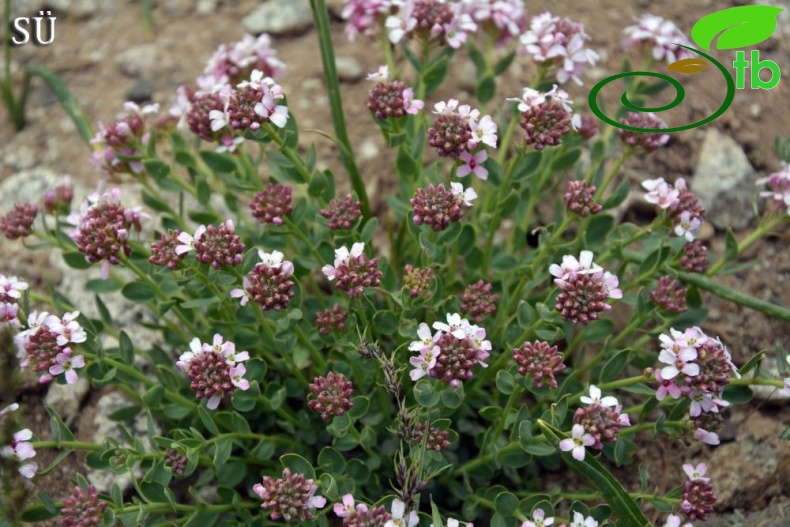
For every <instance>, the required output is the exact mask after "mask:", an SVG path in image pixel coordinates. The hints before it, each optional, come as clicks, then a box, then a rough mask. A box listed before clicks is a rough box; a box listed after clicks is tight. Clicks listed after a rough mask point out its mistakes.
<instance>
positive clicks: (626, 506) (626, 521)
mask: <svg viewBox="0 0 790 527" xmlns="http://www.w3.org/2000/svg"><path fill="white" fill-rule="evenodd" d="M538 426H540V428H541V430H543V433H544V434H545V435H546V437H548V438H549V440H550V441H551V442H552V443H553V444H555V445H558V444H559V442H560V439H561V437H560V436H561V434H562V432H560V431H559V430H557V429H556V428H553V427H552V426H551V425H549V424H548V423H546V422H545V421H542V420H538ZM560 455H561V457H562V459H563V461H565V463H566V464H567V465H568V467H570V468H571V469H572V470H575V471H577V472H579V473H581V474H582V475H583V476H584V477H586V478H587V480H588V481H589V482H590V483H592V485H593V486H594V487H595V488H597V489H598V492H599V493H600V495H601V496H602V497H603V498H604V499H605V500H606V501H607V503H609V505H611V506H612V510H613V511H614V513H615V514H617V517H618V519H619V522H618V525H628V526H629V527H650V525H651V524H650V521H649V520H648V519H647V518H646V517H645V515H644V514H642V510H641V509H640V508H639V505H638V504H637V503H636V502H635V501H634V500H632V499H631V497H630V496H629V495H628V493H627V492H626V490H625V489H624V488H623V486H622V485H621V484H620V482H619V481H617V479H616V478H615V477H614V476H613V475H612V474H611V473H610V472H609V471H608V470H606V468H605V467H604V466H603V465H601V463H599V462H598V460H597V459H595V458H594V457H593V456H591V455H590V454H589V453H588V454H587V455H586V456H584V461H577V460H576V459H574V458H573V457H572V456H571V454H570V453H569V452H560Z"/></svg>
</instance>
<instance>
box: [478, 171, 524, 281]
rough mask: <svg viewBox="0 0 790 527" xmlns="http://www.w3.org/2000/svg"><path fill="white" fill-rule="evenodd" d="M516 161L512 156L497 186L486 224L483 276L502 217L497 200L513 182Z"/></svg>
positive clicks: (488, 263) (500, 198) (489, 261)
mask: <svg viewBox="0 0 790 527" xmlns="http://www.w3.org/2000/svg"><path fill="white" fill-rule="evenodd" d="M516 161H518V157H517V156H513V159H511V160H510V165H509V166H508V169H507V173H506V174H505V181H504V182H503V183H502V186H501V187H500V188H499V192H498V193H497V197H496V201H495V202H494V216H493V217H492V218H491V223H490V224H489V226H488V238H487V239H486V248H485V252H484V253H483V276H486V275H488V268H489V266H490V264H491V252H492V248H493V245H494V234H495V233H496V230H497V228H499V222H500V221H501V219H502V207H500V206H499V202H500V201H501V200H502V198H503V197H504V194H505V192H506V191H507V190H510V185H511V183H512V182H513V174H514V173H515V168H516Z"/></svg>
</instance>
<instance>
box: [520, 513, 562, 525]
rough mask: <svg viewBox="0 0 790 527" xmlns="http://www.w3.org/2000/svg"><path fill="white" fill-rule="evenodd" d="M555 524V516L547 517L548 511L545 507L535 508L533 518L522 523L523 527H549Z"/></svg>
mask: <svg viewBox="0 0 790 527" xmlns="http://www.w3.org/2000/svg"><path fill="white" fill-rule="evenodd" d="M549 525H554V518H553V517H550V518H546V512H545V511H544V510H543V509H535V511H533V512H532V520H531V521H530V520H526V521H525V522H524V523H522V524H521V527H548V526H549Z"/></svg>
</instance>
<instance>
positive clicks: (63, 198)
mask: <svg viewBox="0 0 790 527" xmlns="http://www.w3.org/2000/svg"><path fill="white" fill-rule="evenodd" d="M72 199H74V189H73V188H72V186H71V177H70V176H63V183H61V184H60V185H58V186H57V187H55V188H53V189H50V190H48V191H47V192H46V193H45V194H44V197H43V198H42V200H41V201H42V204H43V205H44V210H45V211H47V214H55V213H59V212H64V211H66V212H68V210H69V206H70V205H71V200H72Z"/></svg>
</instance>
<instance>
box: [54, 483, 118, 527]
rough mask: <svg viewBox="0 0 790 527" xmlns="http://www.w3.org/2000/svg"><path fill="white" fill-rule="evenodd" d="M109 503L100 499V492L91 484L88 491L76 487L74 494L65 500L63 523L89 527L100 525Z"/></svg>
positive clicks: (68, 526)
mask: <svg viewBox="0 0 790 527" xmlns="http://www.w3.org/2000/svg"><path fill="white" fill-rule="evenodd" d="M106 508H107V503H106V502H104V501H100V500H99V493H98V492H96V488H95V487H94V486H93V485H91V486H90V487H88V491H87V492H86V491H85V490H83V489H82V488H81V487H76V488H75V489H74V494H72V495H71V496H69V497H68V498H65V499H64V500H63V509H62V510H61V511H60V514H61V520H60V521H61V525H62V526H63V527H89V526H91V525H99V524H100V523H101V521H102V515H103V514H104V509H106Z"/></svg>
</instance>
